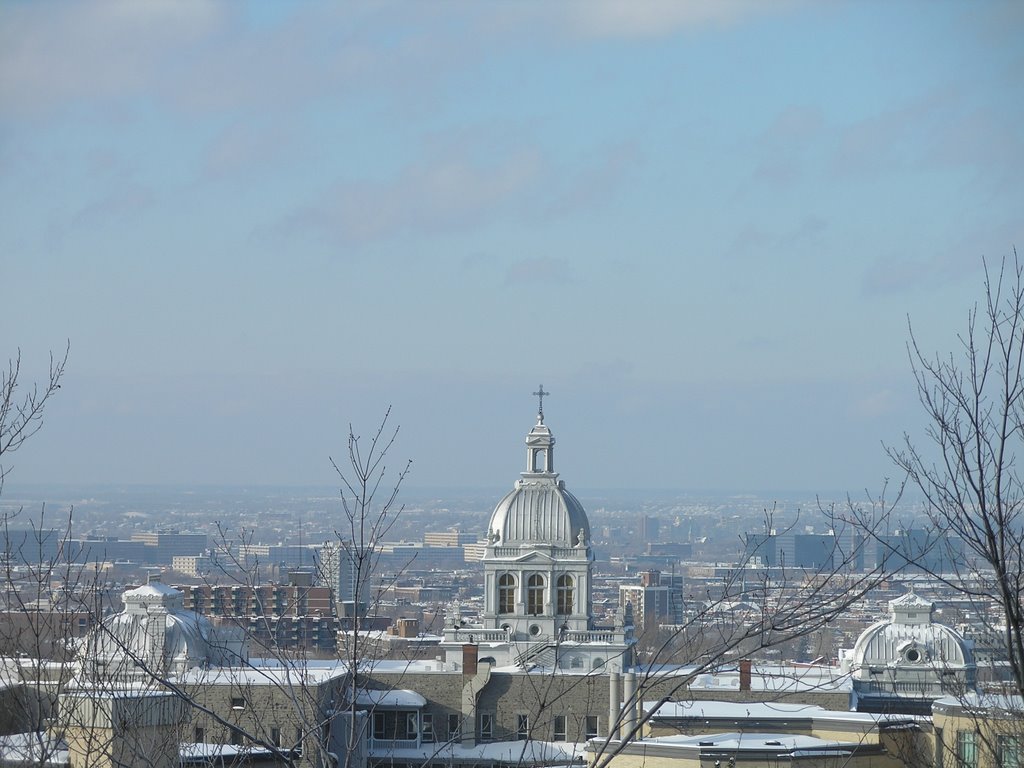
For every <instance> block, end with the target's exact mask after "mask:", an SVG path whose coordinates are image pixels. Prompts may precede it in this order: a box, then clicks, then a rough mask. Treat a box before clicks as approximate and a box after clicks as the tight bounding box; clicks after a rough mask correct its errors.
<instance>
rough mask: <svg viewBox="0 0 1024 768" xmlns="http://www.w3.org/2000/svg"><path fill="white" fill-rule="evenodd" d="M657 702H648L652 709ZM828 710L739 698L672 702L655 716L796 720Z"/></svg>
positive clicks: (815, 706)
mask: <svg viewBox="0 0 1024 768" xmlns="http://www.w3.org/2000/svg"><path fill="white" fill-rule="evenodd" d="M657 704H658V702H657V701H645V702H644V709H646V710H647V711H650V710H652V709H654V707H656V706H657ZM825 711H826V710H824V709H822V708H821V707H819V706H817V705H813V704H784V703H780V702H764V701H751V702H742V701H741V702H736V701H668V702H665V703H664V704H662V705H661V707H659V708H658V711H657V713H656V714H655V715H654V716H655V717H660V718H673V717H676V718H678V717H695V718H707V719H713V720H722V719H742V718H754V719H757V720H776V719H778V720H792V719H793V718H795V717H811V716H816V715H818V714H820V713H823V712H825Z"/></svg>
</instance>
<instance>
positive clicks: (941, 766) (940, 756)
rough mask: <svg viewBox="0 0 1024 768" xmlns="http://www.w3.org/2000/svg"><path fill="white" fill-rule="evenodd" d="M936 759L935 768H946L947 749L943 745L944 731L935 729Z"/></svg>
mask: <svg viewBox="0 0 1024 768" xmlns="http://www.w3.org/2000/svg"><path fill="white" fill-rule="evenodd" d="M934 757H935V759H934V760H933V761H932V762H933V763H934V766H935V768H945V757H946V747H945V745H943V743H942V729H941V728H936V729H935V755H934Z"/></svg>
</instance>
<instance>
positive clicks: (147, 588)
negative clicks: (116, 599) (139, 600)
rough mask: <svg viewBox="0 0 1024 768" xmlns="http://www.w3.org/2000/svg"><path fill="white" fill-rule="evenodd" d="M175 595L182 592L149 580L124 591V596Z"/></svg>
mask: <svg viewBox="0 0 1024 768" xmlns="http://www.w3.org/2000/svg"><path fill="white" fill-rule="evenodd" d="M177 595H182V596H183V595H184V593H182V592H181V590H178V589H175V588H174V587H169V586H167V585H166V584H162V583H161V582H159V581H151V582H149V583H148V584H143V585H142V586H141V587H136V588H135V589H129V590H127V591H126V592H125V593H124V597H173V596H177Z"/></svg>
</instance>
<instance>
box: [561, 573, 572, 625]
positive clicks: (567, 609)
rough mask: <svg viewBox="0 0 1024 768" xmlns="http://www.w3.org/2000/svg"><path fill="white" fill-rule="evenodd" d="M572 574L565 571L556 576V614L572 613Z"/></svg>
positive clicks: (566, 614) (565, 614)
mask: <svg viewBox="0 0 1024 768" xmlns="http://www.w3.org/2000/svg"><path fill="white" fill-rule="evenodd" d="M572 587H573V583H572V576H570V575H569V574H567V573H565V574H562V575H561V576H559V577H558V615H559V616H569V615H571V614H572Z"/></svg>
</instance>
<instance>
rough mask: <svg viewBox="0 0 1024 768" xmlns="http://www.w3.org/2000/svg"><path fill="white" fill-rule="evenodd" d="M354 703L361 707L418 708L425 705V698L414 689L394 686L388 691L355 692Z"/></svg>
mask: <svg viewBox="0 0 1024 768" xmlns="http://www.w3.org/2000/svg"><path fill="white" fill-rule="evenodd" d="M356 704H358V705H359V706H361V707H402V708H403V709H420V708H422V707H425V706H427V700H426V699H425V698H423V697H422V696H420V694H418V693H416V691H410V690H408V689H404V688H395V689H393V690H390V691H360V692H359V693H357V694H356Z"/></svg>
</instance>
